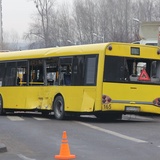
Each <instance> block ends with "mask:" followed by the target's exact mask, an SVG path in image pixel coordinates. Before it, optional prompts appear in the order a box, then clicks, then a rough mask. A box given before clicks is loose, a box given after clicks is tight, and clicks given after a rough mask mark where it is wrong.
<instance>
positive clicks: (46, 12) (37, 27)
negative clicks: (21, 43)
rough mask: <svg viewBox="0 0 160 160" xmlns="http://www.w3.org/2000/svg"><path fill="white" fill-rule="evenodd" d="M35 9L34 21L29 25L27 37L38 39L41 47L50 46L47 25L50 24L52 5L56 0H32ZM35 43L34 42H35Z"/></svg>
mask: <svg viewBox="0 0 160 160" xmlns="http://www.w3.org/2000/svg"><path fill="white" fill-rule="evenodd" d="M32 1H33V2H34V3H35V6H36V9H37V15H35V17H34V22H33V23H32V24H31V26H30V30H29V33H28V34H27V35H26V37H27V38H30V39H34V40H38V41H39V43H40V46H41V47H50V46H52V44H51V40H50V32H49V27H50V25H51V23H50V22H51V21H50V20H51V15H52V11H53V5H54V3H55V2H56V0H32ZM35 43H36V42H35Z"/></svg>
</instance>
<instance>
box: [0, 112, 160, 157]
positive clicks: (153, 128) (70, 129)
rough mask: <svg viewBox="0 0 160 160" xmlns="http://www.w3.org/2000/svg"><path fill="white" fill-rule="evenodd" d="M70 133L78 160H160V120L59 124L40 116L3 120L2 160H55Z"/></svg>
mask: <svg viewBox="0 0 160 160" xmlns="http://www.w3.org/2000/svg"><path fill="white" fill-rule="evenodd" d="M63 131H66V132H67V136H68V144H69V147H70V151H71V154H75V155H76V160H151V159H152V160H159V159H160V117H156V118H152V117H140V116H134V115H131V116H130V115H127V116H123V120H117V121H114V122H102V121H99V120H98V119H96V118H94V117H82V118H79V119H72V120H65V121H58V120H55V119H54V117H53V116H51V117H49V118H46V117H43V116H41V115H39V114H26V113H18V114H8V115H6V116H0V143H3V144H5V145H6V147H7V152H4V153H0V160H54V156H55V155H57V154H59V151H60V145H61V139H62V133H63Z"/></svg>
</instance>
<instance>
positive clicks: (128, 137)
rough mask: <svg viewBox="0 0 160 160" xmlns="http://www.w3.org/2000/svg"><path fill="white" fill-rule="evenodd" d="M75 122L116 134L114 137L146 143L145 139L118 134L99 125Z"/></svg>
mask: <svg viewBox="0 0 160 160" xmlns="http://www.w3.org/2000/svg"><path fill="white" fill-rule="evenodd" d="M76 123H79V124H82V125H84V126H87V127H89V128H92V129H96V130H98V131H101V132H105V133H108V134H111V135H113V136H116V137H120V138H123V139H126V140H130V141H133V142H137V143H148V142H147V141H144V140H141V139H137V138H133V137H130V136H126V135H123V134H120V133H118V132H114V131H111V130H107V129H104V128H100V127H97V126H93V125H90V124H87V123H83V122H77V121H76Z"/></svg>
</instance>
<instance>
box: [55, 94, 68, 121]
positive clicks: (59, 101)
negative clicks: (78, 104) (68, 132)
mask: <svg viewBox="0 0 160 160" xmlns="http://www.w3.org/2000/svg"><path fill="white" fill-rule="evenodd" d="M53 111H54V116H55V118H56V119H58V120H63V119H64V118H65V111H64V99H63V97H62V96H57V97H56V98H55V100H54V103H53Z"/></svg>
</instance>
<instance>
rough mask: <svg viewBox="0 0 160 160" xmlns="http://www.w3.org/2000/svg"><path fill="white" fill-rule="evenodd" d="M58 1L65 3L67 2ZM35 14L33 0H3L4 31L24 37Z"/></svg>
mask: <svg viewBox="0 0 160 160" xmlns="http://www.w3.org/2000/svg"><path fill="white" fill-rule="evenodd" d="M57 1H58V2H61V3H63V2H66V1H67V0H57ZM68 1H70V0H68ZM35 12H36V8H35V5H34V3H33V1H31V0H2V16H3V17H2V18H3V31H4V32H9V33H11V32H12V31H15V32H17V33H18V35H19V36H22V34H23V33H24V32H26V31H27V29H28V27H29V23H30V22H31V17H32V15H33V14H34V13H35Z"/></svg>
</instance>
